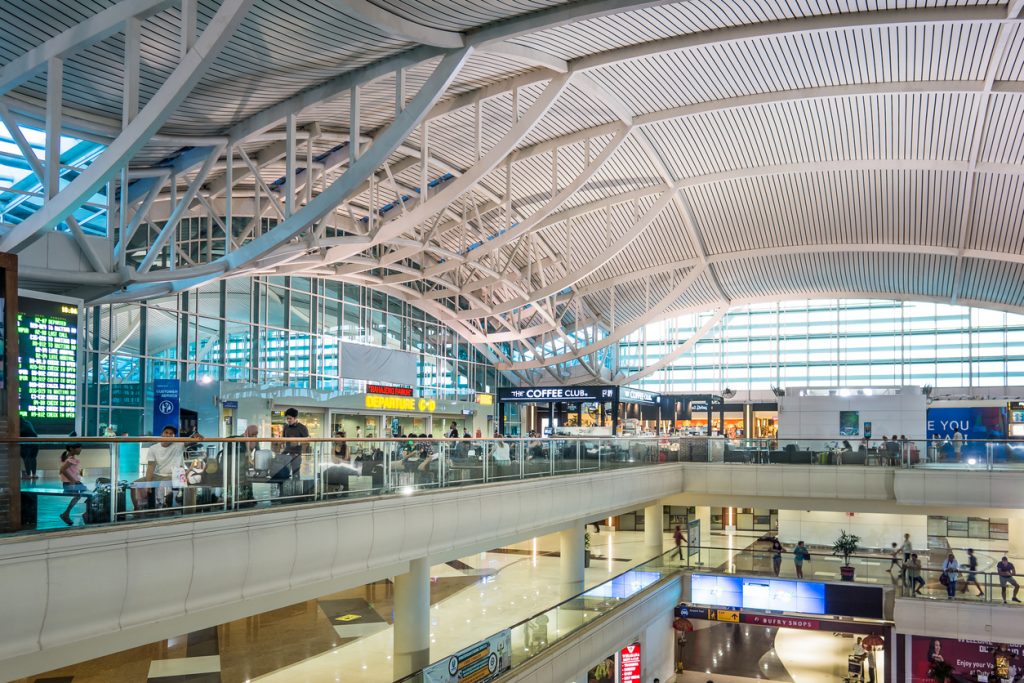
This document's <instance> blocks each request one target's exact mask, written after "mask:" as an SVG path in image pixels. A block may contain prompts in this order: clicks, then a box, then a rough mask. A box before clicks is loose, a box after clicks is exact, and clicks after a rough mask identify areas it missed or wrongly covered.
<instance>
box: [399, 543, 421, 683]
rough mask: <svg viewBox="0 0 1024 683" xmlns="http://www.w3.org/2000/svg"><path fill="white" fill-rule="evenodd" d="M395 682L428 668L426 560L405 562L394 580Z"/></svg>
mask: <svg viewBox="0 0 1024 683" xmlns="http://www.w3.org/2000/svg"><path fill="white" fill-rule="evenodd" d="M394 662H395V678H402V677H403V676H408V675H409V674H411V673H413V672H414V671H419V670H420V669H422V668H423V667H425V666H427V665H428V664H430V565H429V564H427V560H426V558H419V559H416V560H412V561H411V562H409V571H408V573H406V574H402V575H401V576H396V577H395V658H394Z"/></svg>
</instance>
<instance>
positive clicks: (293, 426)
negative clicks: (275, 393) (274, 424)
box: [281, 408, 309, 479]
mask: <svg viewBox="0 0 1024 683" xmlns="http://www.w3.org/2000/svg"><path fill="white" fill-rule="evenodd" d="M284 422H285V425H284V430H283V431H282V432H281V436H283V437H284V438H286V439H308V438H309V430H308V429H306V425H304V424H302V423H301V422H299V411H298V410H296V409H295V408H289V409H288V410H286V411H284ZM304 450H305V444H303V443H286V444H285V447H284V450H283V451H282V452H283V453H287V454H288V455H290V456H291V463H290V467H291V470H292V478H293V479H294V478H298V476H299V470H300V469H301V468H302V453H303V451H304Z"/></svg>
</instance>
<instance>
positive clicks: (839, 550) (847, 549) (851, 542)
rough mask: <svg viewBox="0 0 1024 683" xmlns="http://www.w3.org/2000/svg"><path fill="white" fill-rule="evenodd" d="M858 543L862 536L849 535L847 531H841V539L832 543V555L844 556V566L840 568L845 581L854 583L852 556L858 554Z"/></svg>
mask: <svg viewBox="0 0 1024 683" xmlns="http://www.w3.org/2000/svg"><path fill="white" fill-rule="evenodd" d="M858 543H860V536H856V535H854V534H848V533H846V530H845V529H840V530H839V538H837V539H836V540H835V541H834V542H833V543H832V554H833V555H842V556H843V566H842V567H840V568H839V573H840V575H841V576H842V579H843V581H853V573H854V568H853V567H851V566H850V555H853V554H854V553H855V552H857V547H858V546H857V544H858Z"/></svg>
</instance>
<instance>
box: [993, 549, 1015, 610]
mask: <svg viewBox="0 0 1024 683" xmlns="http://www.w3.org/2000/svg"><path fill="white" fill-rule="evenodd" d="M996 571H997V572H998V573H999V590H1000V592H1001V593H1002V594H1003V604H1005V603H1006V587H1007V586H1013V598H1012V600H1013V601H1014V602H1020V600H1018V599H1017V593H1019V592H1020V584H1018V583H1017V579H1015V578H1013V577H1014V576H1015V575H1016V574H1017V568H1016V567H1014V566H1013V562H1010V561H1009V560H1008V559H1006V555H1003V559H1001V560H1000V561H999V564H997V565H996Z"/></svg>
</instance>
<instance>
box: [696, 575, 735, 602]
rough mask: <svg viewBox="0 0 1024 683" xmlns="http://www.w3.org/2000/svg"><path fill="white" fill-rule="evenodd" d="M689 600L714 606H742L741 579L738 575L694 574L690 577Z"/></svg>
mask: <svg viewBox="0 0 1024 683" xmlns="http://www.w3.org/2000/svg"><path fill="white" fill-rule="evenodd" d="M690 601H691V602H695V603H697V604H699V605H712V606H714V607H735V608H737V609H738V608H740V607H742V606H743V579H742V578H740V577H738V576H713V575H708V574H694V575H693V576H691V577H690Z"/></svg>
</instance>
